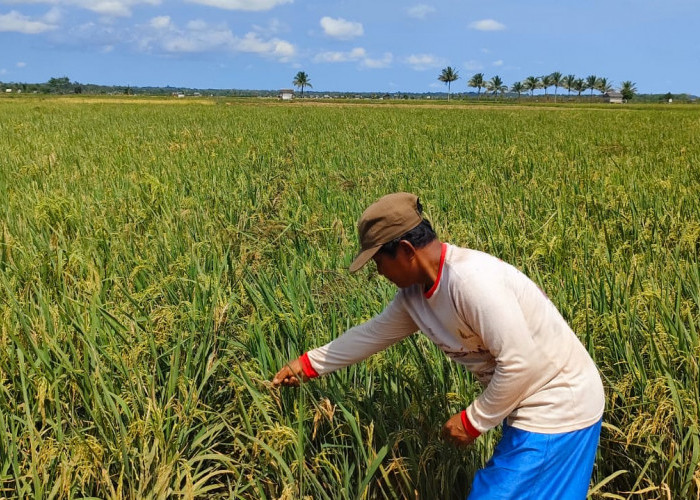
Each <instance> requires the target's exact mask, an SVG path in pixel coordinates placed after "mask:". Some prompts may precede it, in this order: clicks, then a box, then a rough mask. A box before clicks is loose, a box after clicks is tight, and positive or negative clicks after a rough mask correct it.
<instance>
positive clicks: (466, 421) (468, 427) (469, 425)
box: [462, 410, 481, 439]
mask: <svg viewBox="0 0 700 500" xmlns="http://www.w3.org/2000/svg"><path fill="white" fill-rule="evenodd" d="M462 425H463V426H464V430H465V431H467V434H469V435H470V436H471V437H473V438H474V439H476V438H478V437H479V436H481V432H479V431H478V430H476V427H474V426H473V425H472V423H471V422H470V421H469V417H467V410H464V411H462Z"/></svg>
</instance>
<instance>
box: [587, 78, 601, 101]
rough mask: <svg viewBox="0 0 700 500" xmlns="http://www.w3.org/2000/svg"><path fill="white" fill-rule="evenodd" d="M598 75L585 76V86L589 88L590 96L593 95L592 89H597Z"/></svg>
mask: <svg viewBox="0 0 700 500" xmlns="http://www.w3.org/2000/svg"><path fill="white" fill-rule="evenodd" d="M597 83H598V77H597V76H595V75H588V76H587V77H586V88H587V89H591V97H593V91H594V90H595V89H597V88H598V87H596V85H597Z"/></svg>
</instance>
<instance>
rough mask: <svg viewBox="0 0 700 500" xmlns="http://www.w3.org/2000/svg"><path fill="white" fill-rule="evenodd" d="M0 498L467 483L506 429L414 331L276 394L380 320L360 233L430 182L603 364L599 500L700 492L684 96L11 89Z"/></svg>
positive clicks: (437, 202)
mask: <svg viewBox="0 0 700 500" xmlns="http://www.w3.org/2000/svg"><path fill="white" fill-rule="evenodd" d="M0 110H1V112H2V116H3V120H2V121H0V148H1V150H2V151H3V153H4V154H3V155H2V157H3V159H2V161H1V162H0V492H1V493H0V496H3V497H8V498H34V497H45V498H77V497H100V498H134V499H136V498H168V497H174V496H177V497H184V498H195V497H215V498H250V499H253V498H256V499H257V498H267V499H278V498H286V499H296V498H329V499H336V498H464V497H465V496H466V494H467V492H468V486H469V483H470V481H471V478H472V476H473V474H474V472H475V471H476V470H477V469H478V468H479V467H481V466H482V465H483V463H484V462H485V460H486V459H487V458H488V457H489V456H490V453H491V451H492V449H493V446H494V444H495V442H496V441H497V439H498V431H497V430H495V431H492V432H490V433H488V434H487V435H485V436H483V437H482V438H480V439H479V440H478V441H477V443H476V444H475V446H473V447H472V448H470V449H468V450H466V451H465V450H457V449H455V448H452V447H451V446H449V445H447V444H445V443H443V442H442V441H441V440H440V438H439V431H440V428H441V426H442V424H443V423H444V421H445V420H446V419H447V418H449V416H451V415H452V414H454V413H456V412H457V411H459V410H460V409H462V408H463V407H465V406H466V404H468V402H469V401H470V400H471V399H472V398H474V397H475V396H476V395H478V393H479V390H480V389H479V387H478V386H477V384H476V382H475V381H474V380H473V379H472V377H471V376H470V375H469V374H467V373H465V372H464V371H463V370H462V369H461V368H460V367H458V366H457V365H455V364H453V363H451V362H449V361H447V360H446V358H445V357H444V355H443V354H442V353H441V352H439V351H438V350H437V349H436V348H435V347H434V346H433V345H431V344H430V343H429V342H428V341H426V339H425V338H423V337H421V336H419V335H417V336H414V337H412V338H410V339H407V340H406V341H405V342H403V343H401V344H399V345H397V346H394V347H392V348H391V349H389V350H387V351H385V352H383V353H380V354H378V355H376V356H374V357H372V358H370V359H369V360H367V361H366V362H364V363H361V364H358V365H355V366H352V367H350V368H348V369H345V370H341V371H340V372H338V373H335V374H333V375H330V376H327V377H324V378H322V379H319V380H316V381H314V382H312V383H308V384H305V385H304V386H302V387H301V388H300V389H299V390H278V389H274V388H272V387H271V385H270V383H269V380H270V378H271V376H272V375H273V374H274V373H275V372H276V371H277V370H278V369H279V368H280V367H281V366H282V364H283V363H285V362H286V361H287V360H289V359H290V358H293V357H296V356H298V355H300V354H301V353H303V352H304V351H305V350H307V349H310V348H312V347H314V346H317V345H320V344H322V343H325V342H327V341H328V340H330V339H332V338H335V337H336V336H338V335H340V334H341V333H342V332H343V331H344V330H345V329H346V328H347V327H349V326H351V325H353V324H356V323H357V322H360V321H363V320H366V319H368V318H369V317H371V316H372V315H373V314H376V313H377V312H379V311H380V310H381V309H382V307H383V306H384V305H385V304H386V303H387V302H388V301H389V300H390V299H391V297H392V295H393V293H394V290H393V289H392V287H391V285H390V284H389V283H388V282H386V281H382V280H381V279H380V278H379V277H378V276H377V275H376V274H374V273H373V271H372V270H367V271H363V272H361V273H359V274H358V275H349V274H348V273H347V272H346V270H345V268H346V267H347V265H349V263H350V261H351V259H352V256H353V255H354V253H355V251H356V239H355V229H354V224H355V220H356V218H357V217H358V216H359V214H360V213H361V212H362V210H363V209H364V208H365V206H366V205H368V204H369V203H370V202H371V201H373V200H375V199H376V198H378V197H379V196H381V195H382V194H385V193H387V192H391V191H397V190H408V191H413V192H416V193H417V194H419V195H420V197H421V200H422V202H423V204H424V206H425V207H426V211H427V214H426V215H427V216H428V218H429V219H430V220H431V221H432V222H433V223H434V225H435V227H436V229H437V231H438V233H439V235H440V236H441V237H442V238H443V239H444V240H446V241H450V242H452V243H455V244H459V245H463V246H469V247H472V248H477V249H481V250H485V251H488V252H491V253H493V254H495V255H497V256H499V257H500V258H502V259H503V260H506V261H509V262H512V263H513V264H515V265H516V266H518V267H519V268H521V269H522V270H523V271H525V272H526V273H527V274H528V275H529V276H531V277H532V278H533V279H534V280H535V281H536V282H537V283H538V284H539V285H540V286H541V287H542V288H543V290H544V291H545V292H546V293H547V294H548V295H549V296H550V297H551V298H552V300H553V301H554V302H555V304H556V305H557V306H558V307H559V308H560V310H561V311H562V312H563V314H564V315H565V317H566V318H567V320H568V321H569V322H570V324H571V325H572V327H573V328H574V330H575V331H576V332H577V334H578V335H579V336H580V338H581V341H582V342H583V343H584V345H585V346H586V347H587V348H588V350H589V352H590V353H591V354H592V356H593V357H594V359H595V360H596V362H597V363H598V366H599V367H600V370H601V372H602V374H603V377H604V381H605V385H606V392H607V405H606V413H605V417H604V422H605V424H604V429H603V435H602V441H601V446H600V450H599V458H598V460H597V463H596V468H595V471H594V478H593V481H592V484H591V492H590V496H591V497H592V498H622V499H639V498H700V466H699V461H700V433H699V430H698V422H699V421H700V389H699V387H700V383H699V381H700V374H699V371H698V359H699V357H700V346H699V343H698V326H699V325H700V268H699V264H698V257H699V252H700V201H699V200H700V121H699V120H698V118H697V110H696V109H695V108H694V107H692V106H688V107H682V106H674V107H673V108H668V107H663V108H662V107H655V106H647V107H644V106H639V107H633V106H627V107H625V108H624V109H614V110H611V109H610V108H609V107H604V106H599V107H583V106H571V107H564V106H562V107H560V108H556V109H547V108H543V107H538V106H527V107H520V106H505V105H503V106H490V107H489V106H486V107H484V106H461V107H448V106H438V107H430V106H411V105H406V104H403V103H400V104H397V105H389V104H387V105H382V106H366V105H359V104H347V105H323V106H321V105H319V106H306V105H304V103H299V104H296V103H295V104H291V105H290V104H288V103H285V104H284V105H281V104H280V105H278V104H276V103H270V102H268V101H264V100H261V101H255V100H241V101H226V100H213V101H205V100H202V101H197V103H194V104H190V105H182V104H181V103H175V102H171V101H167V100H162V101H156V102H138V101H137V102H136V103H133V101H125V100H120V99H98V98H96V99H80V100H74V99H45V98H32V97H29V96H28V97H27V98H22V99H11V100H0Z"/></svg>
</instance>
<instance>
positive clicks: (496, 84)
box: [486, 75, 508, 96]
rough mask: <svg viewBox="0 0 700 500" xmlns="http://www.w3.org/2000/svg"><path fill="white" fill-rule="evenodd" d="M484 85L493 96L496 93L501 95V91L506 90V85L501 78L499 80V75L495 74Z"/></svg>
mask: <svg viewBox="0 0 700 500" xmlns="http://www.w3.org/2000/svg"><path fill="white" fill-rule="evenodd" d="M486 87H487V88H488V89H489V91H490V92H491V93H492V94H493V95H494V96H495V95H496V94H501V95H503V92H505V91H506V90H508V85H504V84H503V80H501V77H500V76H498V75H496V76H494V77H493V78H491V79H490V80H489V81H488V82H487V84H486Z"/></svg>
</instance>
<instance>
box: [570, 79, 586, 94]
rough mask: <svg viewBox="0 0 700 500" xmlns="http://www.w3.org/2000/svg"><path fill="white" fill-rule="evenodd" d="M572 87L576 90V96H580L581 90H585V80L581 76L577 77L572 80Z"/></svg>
mask: <svg viewBox="0 0 700 500" xmlns="http://www.w3.org/2000/svg"><path fill="white" fill-rule="evenodd" d="M573 89H574V90H575V91H576V92H578V96H579V97H581V92H583V91H584V90H586V80H584V79H583V78H577V79H576V80H575V81H574V86H573Z"/></svg>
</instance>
